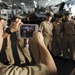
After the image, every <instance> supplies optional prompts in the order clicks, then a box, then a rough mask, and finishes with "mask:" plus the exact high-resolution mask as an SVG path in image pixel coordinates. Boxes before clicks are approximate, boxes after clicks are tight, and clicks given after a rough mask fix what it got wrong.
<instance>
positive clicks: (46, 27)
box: [39, 21, 53, 46]
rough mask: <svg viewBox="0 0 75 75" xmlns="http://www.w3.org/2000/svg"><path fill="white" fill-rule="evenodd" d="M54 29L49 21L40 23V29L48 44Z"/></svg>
mask: <svg viewBox="0 0 75 75" xmlns="http://www.w3.org/2000/svg"><path fill="white" fill-rule="evenodd" d="M52 30H53V25H52V23H49V22H48V21H43V22H42V23H41V24H40V27H39V31H40V32H42V34H43V36H44V41H45V44H46V46H48V44H49V42H50V41H51V40H52Z"/></svg>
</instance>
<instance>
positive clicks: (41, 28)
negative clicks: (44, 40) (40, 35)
mask: <svg viewBox="0 0 75 75" xmlns="http://www.w3.org/2000/svg"><path fill="white" fill-rule="evenodd" d="M43 29H44V25H43V22H42V23H41V24H40V27H39V31H40V32H42V31H43Z"/></svg>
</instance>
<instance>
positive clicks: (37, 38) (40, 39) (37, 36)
mask: <svg viewBox="0 0 75 75" xmlns="http://www.w3.org/2000/svg"><path fill="white" fill-rule="evenodd" d="M33 39H34V40H35V41H36V43H38V44H44V38H43V35H42V33H41V32H35V33H33Z"/></svg>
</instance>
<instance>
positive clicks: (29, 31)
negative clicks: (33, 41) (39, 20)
mask: <svg viewBox="0 0 75 75" xmlns="http://www.w3.org/2000/svg"><path fill="white" fill-rule="evenodd" d="M37 31H38V24H23V25H22V26H21V27H20V29H19V30H18V36H19V38H20V37H21V38H30V37H32V35H33V32H37Z"/></svg>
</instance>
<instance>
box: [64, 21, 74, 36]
mask: <svg viewBox="0 0 75 75" xmlns="http://www.w3.org/2000/svg"><path fill="white" fill-rule="evenodd" d="M64 34H65V35H75V22H74V21H73V20H71V21H68V22H65V23H64Z"/></svg>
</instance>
